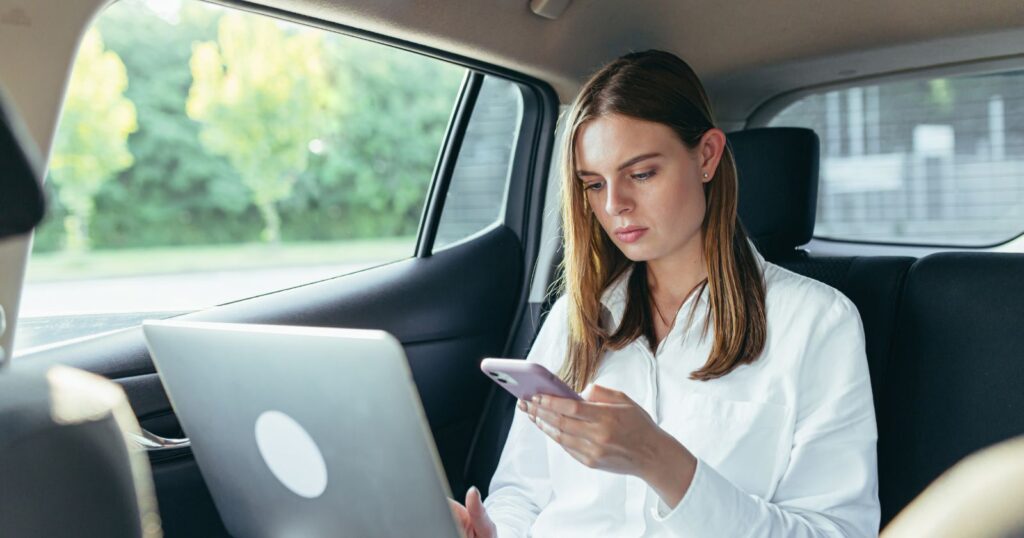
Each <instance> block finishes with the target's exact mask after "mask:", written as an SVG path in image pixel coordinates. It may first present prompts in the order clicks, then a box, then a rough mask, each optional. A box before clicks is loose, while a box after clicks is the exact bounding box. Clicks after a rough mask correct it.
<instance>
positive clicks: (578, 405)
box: [531, 394, 593, 421]
mask: <svg viewBox="0 0 1024 538" xmlns="http://www.w3.org/2000/svg"><path fill="white" fill-rule="evenodd" d="M531 403H532V404H535V405H536V406H538V407H541V408H544V409H549V410H551V411H554V412H556V413H559V414H562V415H568V416H570V417H573V418H576V419H579V420H586V421H591V420H593V409H592V404H589V403H587V402H584V401H580V400H572V399H569V398H559V397H557V396H548V395H547V394H538V395H536V396H534V397H533V400H532V401H531Z"/></svg>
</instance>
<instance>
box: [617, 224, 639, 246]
mask: <svg viewBox="0 0 1024 538" xmlns="http://www.w3.org/2000/svg"><path fill="white" fill-rule="evenodd" d="M645 233H647V228H641V227H639V226H627V227H625V228H616V229H615V237H618V238H619V241H622V242H623V243H633V242H635V241H639V240H640V237H642V236H643V235H644V234H645Z"/></svg>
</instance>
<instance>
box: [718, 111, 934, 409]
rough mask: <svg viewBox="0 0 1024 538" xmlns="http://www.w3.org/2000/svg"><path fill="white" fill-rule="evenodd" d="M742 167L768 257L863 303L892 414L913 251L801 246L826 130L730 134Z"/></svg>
mask: <svg viewBox="0 0 1024 538" xmlns="http://www.w3.org/2000/svg"><path fill="white" fill-rule="evenodd" d="M729 144H730V145H731V146H732V149H733V153H734V155H735V159H736V166H737V168H738V169H739V185H740V188H739V193H740V200H739V212H740V220H741V221H742V222H743V225H744V227H745V228H746V230H747V233H748V234H749V235H750V237H751V239H752V240H753V241H754V243H755V244H756V245H757V248H758V250H760V251H761V253H762V255H764V257H765V259H767V260H768V261H770V262H773V263H776V264H778V265H780V266H782V267H784V268H786V269H789V270H790V271H793V272H794V273H798V274H801V275H804V276H807V277H810V278H813V279H815V280H818V281H821V282H824V283H825V284H828V285H829V286H832V287H833V288H836V289H837V290H839V291H841V292H842V293H843V294H844V295H846V296H847V297H848V298H849V299H850V300H851V301H852V302H853V304H855V305H856V306H857V310H858V311H859V312H860V317H861V320H862V321H863V323H864V336H865V340H866V345H867V356H868V367H869V368H870V371H871V388H872V390H873V395H874V400H875V413H876V414H879V413H880V412H883V411H884V407H885V403H884V401H883V398H882V395H881V392H882V391H881V386H882V380H883V379H884V376H885V369H886V363H887V362H888V360H889V356H890V355H889V354H890V349H891V347H892V337H893V326H894V325H895V323H896V312H897V309H898V307H899V295H900V292H901V290H902V289H903V284H904V279H905V276H906V274H907V270H908V269H909V268H910V265H911V264H912V263H913V262H914V258H911V257H906V256H849V257H837V256H830V257H818V256H814V255H813V253H808V252H805V251H803V250H801V248H800V247H801V246H802V245H804V244H806V243H808V242H809V241H810V240H811V237H812V236H813V234H814V219H815V207H816V205H817V196H818V187H817V185H818V135H816V134H815V133H814V131H811V130H810V129H803V128H797V127H772V128H763V129H749V130H746V131H738V132H735V133H730V134H729Z"/></svg>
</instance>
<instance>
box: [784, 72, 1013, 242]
mask: <svg viewBox="0 0 1024 538" xmlns="http://www.w3.org/2000/svg"><path fill="white" fill-rule="evenodd" d="M769 125H771V126H796V127H808V128H811V129H814V130H815V131H816V132H817V133H818V136H820V137H821V182H820V186H819V195H818V217H817V223H816V225H815V230H814V234H815V236H817V237H825V238H831V239H844V240H856V241H874V242H891V243H914V244H922V245H929V244H931V245H950V246H986V245H993V244H997V243H1002V242H1005V241H1008V240H1010V239H1012V238H1014V237H1016V236H1017V235H1019V234H1020V233H1021V232H1022V231H1024V71H1013V72H1003V73H993V74H986V75H974V76H956V77H945V78H927V79H926V78H922V79H913V80H901V81H895V82H885V83H878V84H864V85H859V86H855V87H850V88H846V89H840V90H833V91H827V92H821V93H814V94H810V95H807V96H805V97H803V98H801V99H799V100H797V101H795V102H793V103H792V104H790V105H789V106H788V107H787V108H785V109H784V110H782V112H780V113H779V114H778V115H776V116H775V117H774V118H772V119H771V121H770V122H769Z"/></svg>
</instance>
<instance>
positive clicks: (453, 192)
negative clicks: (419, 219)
mask: <svg viewBox="0 0 1024 538" xmlns="http://www.w3.org/2000/svg"><path fill="white" fill-rule="evenodd" d="M522 117H523V95H522V93H521V91H520V89H519V87H518V86H517V85H516V84H515V83H513V82H510V81H507V80H503V79H500V78H497V77H493V76H486V77H484V80H483V84H481V86H480V94H479V95H478V96H477V99H476V105H475V106H474V107H473V112H472V114H471V116H470V119H469V124H468V125H467V126H466V135H465V137H464V138H463V140H462V147H461V148H460V150H459V158H458V160H457V161H456V163H455V170H454V171H453V172H452V178H451V183H450V184H449V186H448V195H447V196H446V197H445V203H444V212H443V213H442V214H441V221H440V222H439V223H438V228H437V238H436V239H435V240H434V250H437V249H439V248H441V247H443V246H445V245H449V244H451V243H454V242H457V241H459V240H460V239H463V238H466V237H469V236H471V235H472V234H474V233H476V232H478V231H480V230H483V229H485V228H487V227H488V226H489V225H491V224H493V223H495V222H498V221H499V220H501V219H502V217H503V216H504V203H505V198H506V191H507V188H508V180H509V177H510V174H511V173H512V158H513V156H514V154H515V144H516V134H517V133H518V132H519V124H520V122H521V120H522Z"/></svg>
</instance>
